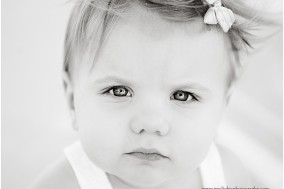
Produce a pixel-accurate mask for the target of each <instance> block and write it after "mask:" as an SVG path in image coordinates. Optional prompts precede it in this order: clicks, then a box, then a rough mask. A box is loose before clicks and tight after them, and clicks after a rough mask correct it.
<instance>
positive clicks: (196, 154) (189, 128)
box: [172, 102, 224, 169]
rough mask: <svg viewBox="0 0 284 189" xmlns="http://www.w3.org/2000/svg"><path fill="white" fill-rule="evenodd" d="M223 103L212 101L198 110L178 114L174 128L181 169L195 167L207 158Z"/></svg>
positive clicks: (175, 147) (175, 148) (220, 116)
mask: <svg viewBox="0 0 284 189" xmlns="http://www.w3.org/2000/svg"><path fill="white" fill-rule="evenodd" d="M223 111H224V106H223V103H216V102H215V103H211V104H207V105H206V106H204V107H200V108H199V109H198V111H193V112H189V113H188V114H187V115H183V116H178V115H177V116H176V118H177V119H176V120H175V123H176V124H175V127H174V129H172V132H173V133H172V134H173V135H174V137H173V138H174V139H175V140H174V141H173V142H172V143H173V144H175V146H174V147H173V149H174V152H173V153H174V154H176V155H175V156H174V157H175V158H176V162H178V166H179V167H180V169H195V168H197V167H198V166H199V165H200V163H201V162H202V161H203V159H204V158H205V156H206V154H207V152H208V150H209V147H210V145H211V143H212V141H213V140H214V137H215V135H216V132H217V129H218V126H219V123H220V120H221V118H222V114H223Z"/></svg>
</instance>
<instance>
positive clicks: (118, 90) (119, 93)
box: [104, 86, 132, 97]
mask: <svg viewBox="0 0 284 189" xmlns="http://www.w3.org/2000/svg"><path fill="white" fill-rule="evenodd" d="M104 94H110V95H113V96H116V97H131V96H132V94H131V93H130V92H129V90H128V89H127V88H126V87H124V86H114V87H111V88H109V89H108V90H107V91H105V92H104Z"/></svg>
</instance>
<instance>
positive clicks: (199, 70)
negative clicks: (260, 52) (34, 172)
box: [32, 0, 261, 189]
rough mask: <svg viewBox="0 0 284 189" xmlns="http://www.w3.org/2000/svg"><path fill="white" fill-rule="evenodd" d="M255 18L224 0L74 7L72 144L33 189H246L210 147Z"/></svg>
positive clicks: (69, 52) (69, 63)
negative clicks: (75, 133)
mask: <svg viewBox="0 0 284 189" xmlns="http://www.w3.org/2000/svg"><path fill="white" fill-rule="evenodd" d="M253 13H254V12H253V10H252V9H249V8H248V7H247V6H246V5H245V4H242V3H241V2H240V1H230V0H226V1H225V0H224V1H222V2H221V1H220V0H207V1H203V0H188V1H183V0H178V1H177V0H166V1H160V0H153V1H148V0H134V1H130V0H112V1H103V0H101V1H100V0H95V1H94V0H82V1H79V2H78V3H77V4H76V5H75V8H74V9H73V12H72V15H71V18H70V22H69V25H68V28H67V35H66V41H65V63H64V74H63V76H64V77H63V80H64V86H65V91H66V98H67V100H68V104H69V110H70V112H71V115H72V120H73V127H74V129H76V130H77V131H78V134H79V136H80V142H77V143H75V144H74V145H72V146H70V147H68V148H66V149H65V156H64V158H62V159H61V160H59V161H58V162H57V163H55V164H54V165H53V166H52V167H50V168H49V169H48V170H47V171H45V173H43V174H42V175H41V176H40V177H39V178H38V179H37V180H36V182H35V183H34V185H33V186H32V188H33V189H45V188H48V189H51V188H52V189H56V188H58V189H59V188H60V189H65V188H66V189H73V188H74V189H79V188H80V189H97V188H98V189H103V188H107V189H111V188H114V189H177V188H178V189H188V188H191V189H201V188H206V187H208V188H213V187H218V188H221V187H225V188H226V187H227V186H229V187H230V186H231V187H235V186H240V187H241V186H243V187H249V186H251V185H250V184H249V183H248V177H247V173H246V171H245V168H244V167H243V166H242V164H241V162H240V161H239V160H238V159H237V158H236V157H235V156H234V155H233V154H232V153H231V152H230V151H229V150H227V149H225V148H224V147H222V146H220V145H218V146H217V145H216V144H215V143H214V139H215V136H216V132H217V129H218V126H219V122H220V120H221V118H222V114H223V112H224V109H225V108H226V104H227V102H228V99H229V97H230V93H231V88H232V85H233V83H234V81H235V80H236V79H237V77H238V75H239V72H240V69H241V66H240V65H241V64H240V55H241V53H242V52H245V51H246V47H247V46H250V43H249V35H248V33H247V31H246V29H247V28H246V27H248V24H245V22H246V21H247V20H250V19H251V18H252V17H253V16H255V15H254V14H253ZM253 22H254V24H255V23H258V22H259V23H260V22H261V20H257V19H254V20H253Z"/></svg>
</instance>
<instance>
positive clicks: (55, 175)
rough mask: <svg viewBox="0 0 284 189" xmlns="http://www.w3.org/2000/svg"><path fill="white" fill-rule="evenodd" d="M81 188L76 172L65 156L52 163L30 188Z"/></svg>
mask: <svg viewBox="0 0 284 189" xmlns="http://www.w3.org/2000/svg"><path fill="white" fill-rule="evenodd" d="M51 188H52V189H80V187H79V184H78V182H77V179H76V177H75V174H74V172H73V170H72V168H71V166H70V164H69V162H68V161H67V159H66V158H65V157H62V158H60V159H59V160H57V161H56V162H55V163H53V164H52V165H50V166H49V167H48V168H47V169H46V170H45V171H44V172H43V173H42V174H41V175H39V176H38V178H37V179H36V180H35V181H34V183H33V184H32V186H31V187H30V189H51Z"/></svg>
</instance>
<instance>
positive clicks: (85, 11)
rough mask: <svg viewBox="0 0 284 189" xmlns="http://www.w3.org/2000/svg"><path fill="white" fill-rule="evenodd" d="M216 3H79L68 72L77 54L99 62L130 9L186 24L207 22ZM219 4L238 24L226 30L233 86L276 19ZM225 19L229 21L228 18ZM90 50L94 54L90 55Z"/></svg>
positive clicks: (240, 5)
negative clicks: (109, 38)
mask: <svg viewBox="0 0 284 189" xmlns="http://www.w3.org/2000/svg"><path fill="white" fill-rule="evenodd" d="M216 2H217V1H212V0H208V1H206V0H184V1H182V0H179V1H171V0H166V1H161V0H153V1H146V0H134V1H130V0H110V1H104V0H96V1H93V0H78V1H75V6H74V9H73V11H72V14H71V17H70V19H69V24H68V28H67V33H66V38H65V52H64V70H65V71H66V72H67V73H69V72H72V71H71V70H72V64H73V61H72V55H73V53H75V52H76V53H79V54H80V55H81V56H83V55H84V54H86V53H87V54H92V56H93V61H94V62H95V59H96V57H97V55H98V54H99V51H100V49H101V47H102V45H103V43H104V41H105V40H106V39H107V36H108V35H109V34H110V33H111V29H112V28H113V27H114V25H115V23H116V21H117V20H118V19H119V17H123V16H131V15H127V10H128V9H129V8H131V7H132V8H136V9H139V8H142V9H146V10H147V11H149V12H151V13H153V14H158V15H160V16H161V17H162V18H163V19H165V20H167V21H169V22H177V23H186V22H192V21H193V20H196V19H200V18H202V19H205V18H204V16H205V14H206V13H207V11H208V10H209V9H210V7H214V3H216ZM219 3H221V4H222V8H224V7H225V8H227V9H228V10H229V11H230V12H232V13H233V15H234V22H233V23H232V26H231V28H230V29H229V31H226V32H227V33H226V35H227V36H228V37H229V39H230V44H231V46H230V47H228V48H230V49H231V52H232V56H231V62H230V63H231V66H232V70H231V78H230V81H229V84H231V83H232V82H233V81H234V80H235V79H236V78H237V77H238V75H239V74H240V71H241V67H242V65H241V64H242V62H241V56H242V54H246V53H247V52H248V50H249V48H253V45H254V43H255V42H257V41H260V40H263V39H264V38H262V39H261V38H258V36H256V35H255V33H254V32H255V31H257V30H259V29H260V28H261V27H263V26H268V25H275V21H276V20H274V19H273V18H271V14H270V15H268V16H267V14H266V13H264V12H263V11H259V10H256V9H253V8H252V7H251V6H248V5H247V4H246V2H245V1H243V0H238V1H232V0H223V1H222V2H221V1H220V2H219ZM211 14H212V13H211ZM213 14H214V13H213ZM222 14H223V12H222ZM269 16H270V17H269ZM223 19H227V18H226V16H224V18H223ZM204 22H205V21H204ZM213 22H214V21H213ZM210 27H219V26H218V25H212V24H210V25H209V24H204V29H209V30H210ZM90 41H92V43H90ZM90 49H91V50H92V52H90ZM69 74H70V73H69Z"/></svg>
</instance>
